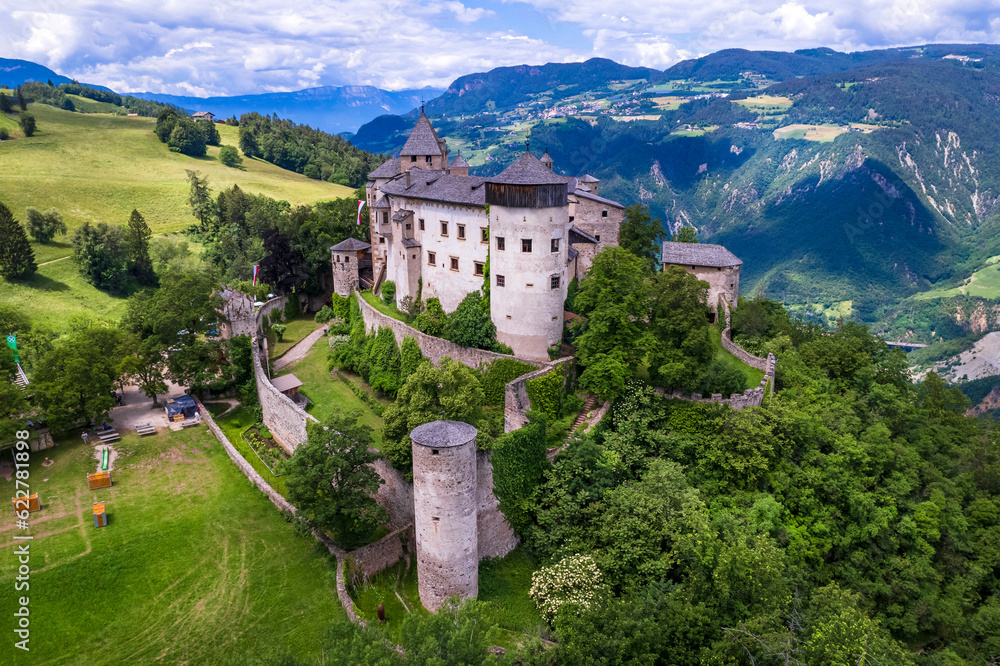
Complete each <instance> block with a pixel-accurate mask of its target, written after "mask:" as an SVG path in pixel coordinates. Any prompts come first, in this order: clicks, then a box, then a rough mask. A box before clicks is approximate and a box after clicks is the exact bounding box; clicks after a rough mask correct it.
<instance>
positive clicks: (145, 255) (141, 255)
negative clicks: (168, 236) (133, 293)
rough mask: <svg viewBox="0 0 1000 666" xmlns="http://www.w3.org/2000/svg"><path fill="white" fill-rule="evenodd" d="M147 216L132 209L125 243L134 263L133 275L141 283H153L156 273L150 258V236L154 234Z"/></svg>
mask: <svg viewBox="0 0 1000 666" xmlns="http://www.w3.org/2000/svg"><path fill="white" fill-rule="evenodd" d="M152 235H153V234H152V232H151V231H150V230H149V225H147V224H146V220H145V218H143V216H142V214H141V213H140V212H139V211H137V210H133V211H132V217H130V218H129V221H128V226H127V227H126V228H125V244H126V246H127V247H128V254H129V261H130V262H131V264H132V275H134V276H135V279H136V280H138V281H139V282H140V283H141V284H153V283H155V282H156V275H155V274H154V273H153V262H152V260H151V259H150V258H149V238H150V237H151V236H152Z"/></svg>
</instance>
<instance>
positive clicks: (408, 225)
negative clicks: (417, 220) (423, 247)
mask: <svg viewBox="0 0 1000 666" xmlns="http://www.w3.org/2000/svg"><path fill="white" fill-rule="evenodd" d="M412 228H413V225H412V224H410V223H409V222H407V223H406V230H407V231H409V230H410V229H412Z"/></svg>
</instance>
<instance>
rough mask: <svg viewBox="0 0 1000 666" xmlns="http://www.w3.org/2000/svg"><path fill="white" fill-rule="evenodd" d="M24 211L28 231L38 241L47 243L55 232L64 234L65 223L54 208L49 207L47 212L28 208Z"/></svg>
mask: <svg viewBox="0 0 1000 666" xmlns="http://www.w3.org/2000/svg"><path fill="white" fill-rule="evenodd" d="M26 213H27V214H28V223H27V225H26V226H27V227H28V233H29V234H31V237H32V238H34V239H35V240H36V241H38V242H39V243H48V242H49V241H51V240H52V239H53V238H54V237H55V235H56V234H57V233H59V234H62V235H63V236H65V235H66V223H65V222H63V221H62V215H60V214H59V211H57V210H56V209H55V208H51V209H49V211H48V212H47V213H42V212H41V211H38V210H36V209H34V208H29V209H27V211H26Z"/></svg>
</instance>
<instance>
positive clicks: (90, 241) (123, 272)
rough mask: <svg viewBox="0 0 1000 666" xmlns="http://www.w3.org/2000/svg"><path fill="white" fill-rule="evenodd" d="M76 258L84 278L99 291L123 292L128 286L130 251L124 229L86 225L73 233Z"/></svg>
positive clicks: (112, 226) (104, 225) (103, 224)
mask: <svg viewBox="0 0 1000 666" xmlns="http://www.w3.org/2000/svg"><path fill="white" fill-rule="evenodd" d="M73 256H74V257H75V258H76V262H77V265H78V266H79V268H80V273H81V274H82V275H83V277H84V278H86V280H87V281H88V282H90V283H91V284H92V285H94V286H95V287H97V288H98V289H106V290H110V291H124V290H125V289H126V287H127V286H128V249H127V248H126V246H125V234H124V232H123V231H122V228H121V227H119V226H117V225H111V226H109V225H107V224H105V223H104V222H100V223H98V224H97V225H96V226H91V224H90V222H85V223H84V225H83V226H82V227H80V228H79V229H77V230H76V232H75V233H74V234H73Z"/></svg>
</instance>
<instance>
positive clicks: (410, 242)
mask: <svg viewBox="0 0 1000 666" xmlns="http://www.w3.org/2000/svg"><path fill="white" fill-rule="evenodd" d="M403 247H420V243H419V242H418V241H417V240H416V239H414V238H404V239H403Z"/></svg>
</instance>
